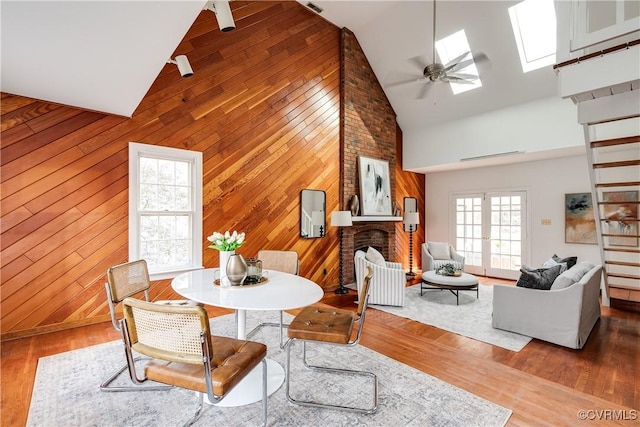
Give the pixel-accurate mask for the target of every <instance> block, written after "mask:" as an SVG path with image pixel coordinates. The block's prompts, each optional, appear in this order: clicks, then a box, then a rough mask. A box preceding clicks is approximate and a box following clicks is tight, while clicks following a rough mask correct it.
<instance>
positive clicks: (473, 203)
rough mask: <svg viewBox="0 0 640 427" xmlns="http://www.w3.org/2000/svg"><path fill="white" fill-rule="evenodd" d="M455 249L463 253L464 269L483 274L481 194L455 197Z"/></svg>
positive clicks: (468, 271)
mask: <svg viewBox="0 0 640 427" xmlns="http://www.w3.org/2000/svg"><path fill="white" fill-rule="evenodd" d="M455 205H456V238H455V247H456V251H458V253H460V254H461V255H464V257H465V260H464V264H465V271H466V272H467V273H472V274H484V269H483V266H482V195H469V196H461V197H457V198H456V201H455Z"/></svg>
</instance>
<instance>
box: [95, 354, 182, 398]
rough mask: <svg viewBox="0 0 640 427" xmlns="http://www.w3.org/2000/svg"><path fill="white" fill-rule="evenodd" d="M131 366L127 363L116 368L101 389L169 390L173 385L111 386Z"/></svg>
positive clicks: (120, 390) (115, 390) (112, 390)
mask: <svg viewBox="0 0 640 427" xmlns="http://www.w3.org/2000/svg"><path fill="white" fill-rule="evenodd" d="M142 359H143V357H140V356H139V357H136V358H135V359H134V361H138V360H142ZM128 367H129V366H128V365H127V364H126V363H125V364H124V365H122V366H121V367H120V368H119V369H118V370H116V371H115V372H114V373H113V374H111V376H110V377H109V378H107V379H106V380H105V381H104V382H103V383H102V384H100V390H101V391H106V392H123V391H159V390H169V389H171V388H172V387H171V386H170V385H131V386H121V387H111V383H112V382H114V381H115V380H116V378H118V377H119V376H120V374H122V373H123V372H124V371H126V370H127V368H128Z"/></svg>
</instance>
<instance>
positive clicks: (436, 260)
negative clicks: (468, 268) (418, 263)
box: [422, 242, 464, 273]
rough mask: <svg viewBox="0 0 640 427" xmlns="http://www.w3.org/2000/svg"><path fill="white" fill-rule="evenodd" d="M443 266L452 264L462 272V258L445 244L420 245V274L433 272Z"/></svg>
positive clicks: (449, 245) (427, 243)
mask: <svg viewBox="0 0 640 427" xmlns="http://www.w3.org/2000/svg"><path fill="white" fill-rule="evenodd" d="M444 264H453V266H454V267H455V268H459V269H460V270H464V256H462V255H460V254H459V253H458V252H456V250H455V249H454V248H453V245H451V243H447V242H426V243H423V244H422V272H423V273H424V272H425V271H429V270H435V269H437V268H439V267H441V266H443V265H444Z"/></svg>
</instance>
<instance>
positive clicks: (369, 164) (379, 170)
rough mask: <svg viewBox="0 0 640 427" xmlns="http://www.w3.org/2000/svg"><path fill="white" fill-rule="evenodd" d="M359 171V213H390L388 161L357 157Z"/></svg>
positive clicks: (364, 214) (388, 214)
mask: <svg viewBox="0 0 640 427" xmlns="http://www.w3.org/2000/svg"><path fill="white" fill-rule="evenodd" d="M358 170H359V172H360V175H359V176H360V201H361V203H362V204H361V211H362V213H361V215H363V216H368V215H387V216H390V215H391V213H392V205H391V181H390V177H389V162H387V161H384V160H377V159H371V158H369V157H364V156H359V157H358Z"/></svg>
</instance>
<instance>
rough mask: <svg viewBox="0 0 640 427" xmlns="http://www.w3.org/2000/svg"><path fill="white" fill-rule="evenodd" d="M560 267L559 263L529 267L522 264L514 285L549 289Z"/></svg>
mask: <svg viewBox="0 0 640 427" xmlns="http://www.w3.org/2000/svg"><path fill="white" fill-rule="evenodd" d="M561 269H562V266H561V265H556V266H554V267H549V268H529V267H525V266H523V267H522V268H521V269H520V272H521V274H520V278H519V279H518V282H517V283H516V286H519V287H521V288H531V289H542V290H545V291H548V290H549V289H551V285H553V281H554V280H555V279H556V277H558V275H559V274H560V270H561Z"/></svg>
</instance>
